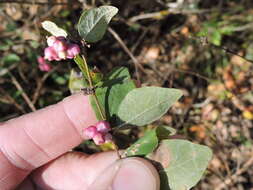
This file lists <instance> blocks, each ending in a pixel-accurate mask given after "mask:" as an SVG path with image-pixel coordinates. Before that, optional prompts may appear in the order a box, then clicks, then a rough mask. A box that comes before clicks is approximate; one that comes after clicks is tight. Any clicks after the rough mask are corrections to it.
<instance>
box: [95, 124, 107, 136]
mask: <svg viewBox="0 0 253 190" xmlns="http://www.w3.org/2000/svg"><path fill="white" fill-rule="evenodd" d="M95 126H96V127H97V130H98V132H100V133H103V134H106V133H108V132H109V131H110V130H111V127H110V124H109V123H108V122H107V121H99V122H98V123H97V124H96V125H95Z"/></svg>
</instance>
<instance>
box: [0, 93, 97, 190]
mask: <svg viewBox="0 0 253 190" xmlns="http://www.w3.org/2000/svg"><path fill="white" fill-rule="evenodd" d="M95 122H96V118H95V114H94V112H93V111H92V108H91V106H90V104H89V101H88V97H87V96H84V95H82V94H77V95H73V96H70V97H68V98H66V99H64V100H63V101H62V102H60V103H58V104H56V105H53V106H49V107H47V108H45V109H42V110H39V111H37V112H34V113H31V114H27V115H24V116H22V117H19V118H16V119H13V120H10V121H7V122H5V123H4V124H3V125H2V126H1V127H0V163H1V165H0V189H11V188H12V187H13V186H15V184H17V183H18V182H20V181H21V180H22V179H23V178H24V177H25V176H26V175H27V174H28V173H29V172H30V171H31V170H33V169H34V168H37V167H39V166H41V165H43V164H45V163H47V162H48V161H50V160H52V159H54V158H56V157H58V156H59V155H61V154H63V153H65V152H67V151H69V150H70V149H72V148H73V147H74V146H76V145H78V144H79V143H80V142H81V141H82V136H81V131H82V129H83V128H84V127H87V126H89V125H91V124H94V123H95ZM9 187H10V188H9Z"/></svg>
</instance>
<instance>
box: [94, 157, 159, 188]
mask: <svg viewBox="0 0 253 190" xmlns="http://www.w3.org/2000/svg"><path fill="white" fill-rule="evenodd" d="M158 182H159V177H158V174H157V172H156V170H155V169H154V168H153V166H152V165H151V164H150V163H148V162H147V161H145V160H143V159H139V158H126V159H122V160H119V161H117V162H116V163H114V164H113V165H112V166H110V167H109V168H107V169H106V170H105V171H104V172H103V173H102V174H101V175H100V176H98V177H97V179H96V181H95V182H93V184H92V185H91V186H90V188H89V190H130V189H131V190H144V189H145V190H158V189H159V183H158Z"/></svg>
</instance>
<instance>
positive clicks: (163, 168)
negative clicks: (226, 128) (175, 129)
mask: <svg viewBox="0 0 253 190" xmlns="http://www.w3.org/2000/svg"><path fill="white" fill-rule="evenodd" d="M211 157H212V151H211V150H210V149H209V148H208V147H207V146H203V145H198V144H194V143H191V142H189V141H186V140H179V139H173V140H163V141H162V143H161V144H160V145H159V147H158V149H157V150H156V151H155V152H154V153H153V154H152V155H149V156H148V158H149V159H151V160H153V161H155V162H156V163H157V162H158V163H160V164H159V167H158V168H159V169H158V171H159V174H160V178H161V188H160V189H161V190H167V189H169V188H170V189H171V190H188V189H190V188H192V187H193V186H195V185H196V184H197V182H198V181H199V180H200V179H201V177H202V175H203V173H204V171H205V169H206V168H207V165H208V162H209V161H210V159H211ZM168 185H169V186H168Z"/></svg>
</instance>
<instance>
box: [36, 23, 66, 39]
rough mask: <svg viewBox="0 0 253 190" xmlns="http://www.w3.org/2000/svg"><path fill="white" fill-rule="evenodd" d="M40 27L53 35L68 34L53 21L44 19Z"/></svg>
mask: <svg viewBox="0 0 253 190" xmlns="http://www.w3.org/2000/svg"><path fill="white" fill-rule="evenodd" d="M41 25H42V27H43V28H44V29H45V30H46V31H48V32H49V33H51V34H52V35H53V36H64V37H65V38H66V37H67V36H68V34H67V32H66V31H65V30H63V29H62V28H60V27H58V26H57V25H56V24H55V23H54V22H51V21H48V20H46V21H44V22H42V23H41Z"/></svg>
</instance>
